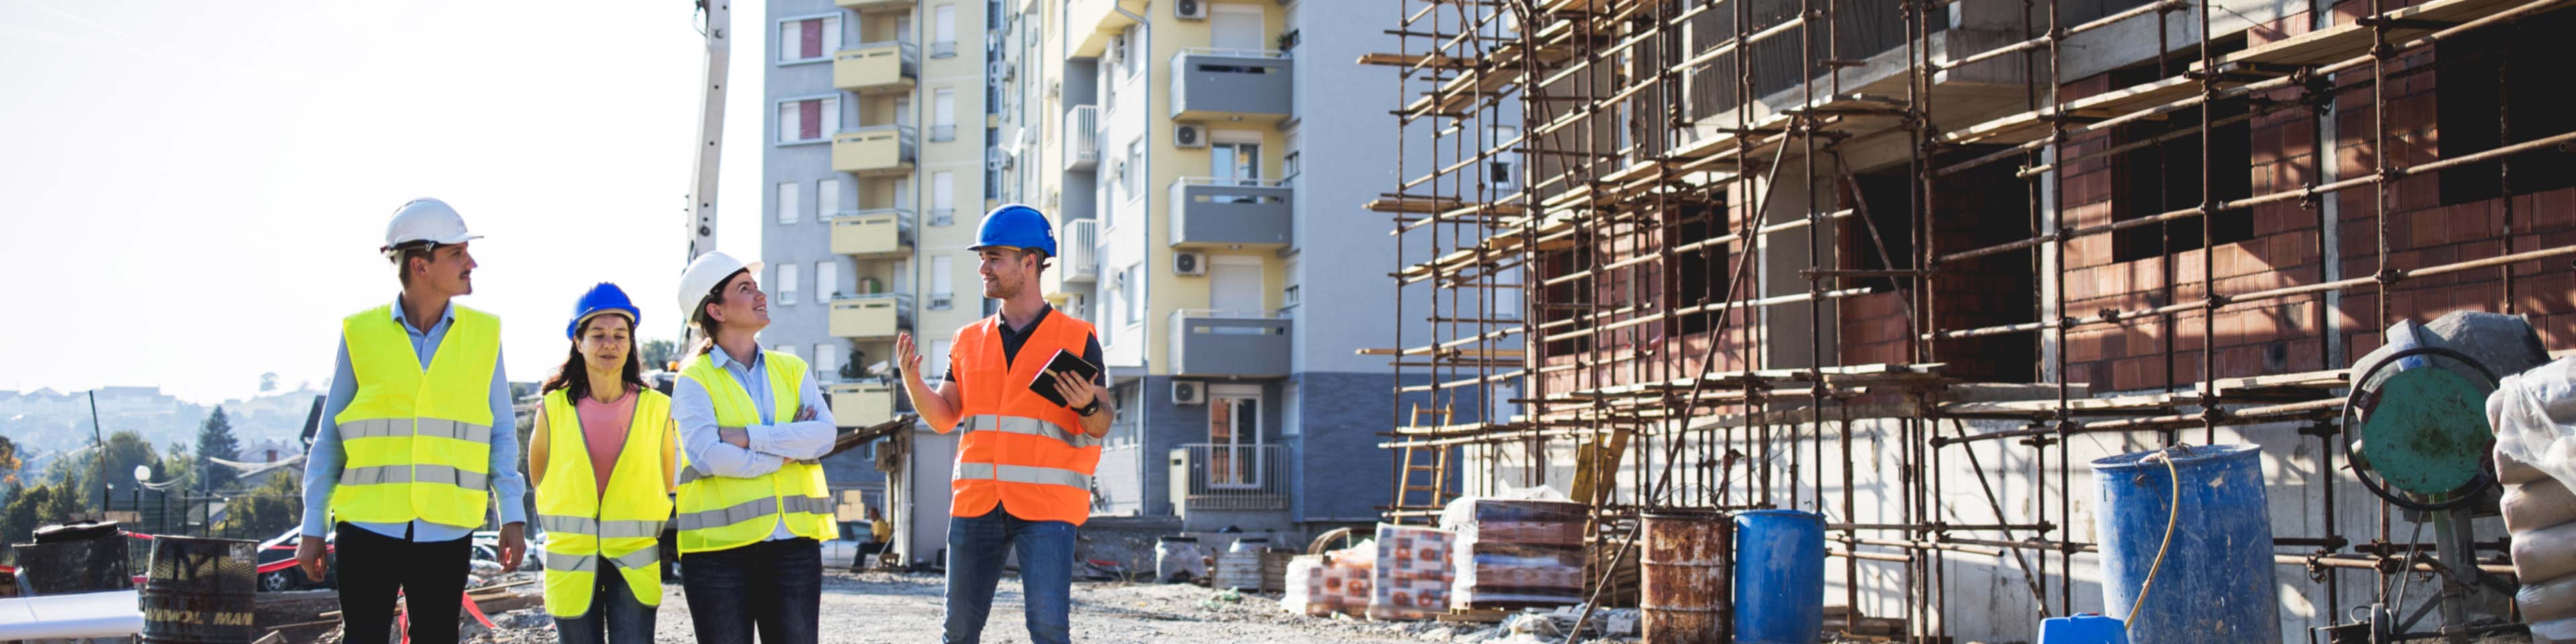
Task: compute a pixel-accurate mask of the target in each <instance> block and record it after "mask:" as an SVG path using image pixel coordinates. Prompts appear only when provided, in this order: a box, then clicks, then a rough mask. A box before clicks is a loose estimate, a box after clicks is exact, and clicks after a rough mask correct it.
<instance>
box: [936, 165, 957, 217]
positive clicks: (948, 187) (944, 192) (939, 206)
mask: <svg viewBox="0 0 2576 644" xmlns="http://www.w3.org/2000/svg"><path fill="white" fill-rule="evenodd" d="M956 212H957V173H955V172H948V171H944V170H943V171H939V172H933V173H930V225H933V226H946V225H948V224H949V223H951V222H953V221H955V216H956Z"/></svg>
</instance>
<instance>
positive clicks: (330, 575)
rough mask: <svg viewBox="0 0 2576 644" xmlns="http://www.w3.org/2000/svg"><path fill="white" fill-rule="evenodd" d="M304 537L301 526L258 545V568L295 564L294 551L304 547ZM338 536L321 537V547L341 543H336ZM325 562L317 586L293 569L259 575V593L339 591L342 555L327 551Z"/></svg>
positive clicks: (282, 569)
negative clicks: (297, 546)
mask: <svg viewBox="0 0 2576 644" xmlns="http://www.w3.org/2000/svg"><path fill="white" fill-rule="evenodd" d="M303 536H304V528H302V527H300V526H299V527H293V528H287V529H286V533H285V534H280V535H277V536H275V537H271V538H269V539H268V540H267V541H262V542H259V552H258V560H259V566H260V567H261V568H267V567H268V566H269V565H270V564H274V563H277V562H282V561H294V560H295V547H296V545H297V544H299V543H302V541H301V540H302V538H303ZM339 536H340V535H339V532H337V531H333V532H332V533H331V534H329V535H327V536H324V537H322V543H324V544H333V543H338V541H337V539H338V537H339ZM322 560H323V562H324V563H325V564H326V565H325V566H324V571H323V573H322V582H321V583H318V584H317V583H314V582H313V580H310V579H306V578H305V577H304V570H303V569H302V568H298V567H295V566H292V565H290V566H287V567H285V568H281V569H278V570H271V571H268V572H264V573H260V575H259V591H260V592H264V593H282V592H286V591H290V590H307V589H313V588H338V587H339V581H340V555H339V553H338V552H337V551H328V552H327V554H324V555H323V559H322Z"/></svg>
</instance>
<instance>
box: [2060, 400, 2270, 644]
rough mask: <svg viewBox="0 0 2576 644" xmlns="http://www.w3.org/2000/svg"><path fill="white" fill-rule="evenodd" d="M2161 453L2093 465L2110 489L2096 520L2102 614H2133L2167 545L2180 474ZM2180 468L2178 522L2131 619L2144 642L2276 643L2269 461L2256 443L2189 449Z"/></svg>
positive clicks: (2132, 633)
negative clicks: (2160, 553) (2161, 551)
mask: <svg viewBox="0 0 2576 644" xmlns="http://www.w3.org/2000/svg"><path fill="white" fill-rule="evenodd" d="M2155 453H2158V452H2137V453H2132V454H2121V455H2119V456H2113V457H2109V458H2104V459H2100V460H2096V461H2093V473H2094V477H2093V478H2094V481H2095V482H2096V483H2097V484H2098V485H2099V486H2100V487H2101V489H2102V498H2101V504H2100V505H2097V506H2095V507H2094V513H2093V516H2094V520H2095V522H2096V524H2097V525H2098V526H2099V527H2100V528H2101V535H2100V539H2101V548H2102V603H2103V605H2104V606H2106V607H2108V609H2107V610H2104V611H2103V613H2105V614H2107V615H2111V616H2114V617H2119V616H2126V615H2128V614H2129V612H2130V607H2131V606H2136V605H2138V599H2139V597H2138V590H2139V586H2140V585H2141V584H2142V583H2144V582H2146V581H2147V569H2148V568H2149V567H2150V566H2153V565H2154V564H2155V560H2156V548H2157V546H2158V545H2160V544H2162V543H2163V542H2164V537H2165V517H2166V516H2167V512H2168V509H2169V508H2174V507H2175V504H2174V500H2173V477H2172V474H2170V473H2168V471H2167V470H2166V469H2165V464H2164V463H2162V462H2145V463H2141V462H2139V459H2142V458H2145V457H2146V456H2147V455H2150V454H2155ZM2173 466H2174V469H2175V470H2176V471H2179V472H2181V474H2182V503H2181V505H2180V508H2179V511H2180V512H2181V513H2182V514H2181V517H2180V520H2179V521H2178V522H2177V523H2176V524H2175V525H2174V533H2173V545H2172V547H2170V548H2168V549H2167V550H2166V552H2165V560H2164V567H2163V568H2161V569H2159V570H2157V571H2156V573H2155V585H2154V586H2153V587H2152V588H2150V589H2149V590H2148V591H2147V594H2146V604H2145V606H2144V607H2142V608H2139V609H2138V610H2137V618H2136V619H2134V620H2131V621H2130V623H2129V627H2128V631H2129V635H2130V636H2131V637H2132V638H2133V639H2134V640H2135V641H2137V642H2140V643H2141V644H2161V643H2164V642H2194V643H2206V644H2240V643H2241V644H2276V643H2277V642H2280V641H2281V621H2280V598H2279V596H2278V590H2277V588H2276V585H2275V582H2274V580H2273V575H2272V570H2273V564H2272V519H2271V515H2270V513H2269V510H2270V506H2268V505H2266V503H2265V500H2264V495H2263V462H2262V459H2261V451H2260V448H2257V447H2256V446H2253V445H2212V446H2208V447H2195V448H2190V449H2189V451H2188V453H2187V454H2180V455H2177V456H2175V457H2174V459H2173Z"/></svg>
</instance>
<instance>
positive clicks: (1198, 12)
mask: <svg viewBox="0 0 2576 644" xmlns="http://www.w3.org/2000/svg"><path fill="white" fill-rule="evenodd" d="M1207 10H1208V8H1207V2H1206V1H1205V0H1174V1H1173V2H1172V16H1173V17H1177V18H1180V19H1182V20H1206V19H1207Z"/></svg>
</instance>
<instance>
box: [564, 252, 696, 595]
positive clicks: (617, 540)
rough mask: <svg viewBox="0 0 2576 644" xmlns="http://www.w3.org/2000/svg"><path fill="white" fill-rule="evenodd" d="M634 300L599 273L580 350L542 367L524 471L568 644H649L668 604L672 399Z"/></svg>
mask: <svg viewBox="0 0 2576 644" xmlns="http://www.w3.org/2000/svg"><path fill="white" fill-rule="evenodd" d="M639 319H641V315H640V313H639V312H638V311H637V310H636V308H635V303H634V302H632V301H630V300H628V299H627V298H626V292H625V291H622V290H618V288H617V285H615V284H608V283H601V284H600V285H599V286H596V287H593V288H591V289H590V292H588V293H584V294H582V296H581V301H580V302H579V303H577V304H575V305H574V306H573V316H572V321H571V322H570V323H569V324H566V325H565V326H564V335H565V336H567V337H569V338H571V339H572V351H571V353H570V354H569V355H567V356H565V357H564V364H563V366H562V367H561V368H558V369H556V370H555V373H554V375H553V376H551V377H548V378H546V382H545V386H544V391H545V405H544V406H543V407H542V408H540V409H539V410H538V411H537V419H536V425H535V429H534V430H532V431H531V432H530V434H529V443H528V473H529V475H530V477H531V478H532V479H534V480H535V482H536V485H537V523H538V525H539V526H542V527H543V528H545V531H546V535H547V536H546V542H545V553H544V554H543V555H542V556H543V557H544V561H545V568H546V575H545V582H546V584H545V592H546V612H548V613H551V614H553V615H554V618H555V632H556V634H557V635H558V636H559V637H560V638H561V639H562V641H563V644H606V643H607V642H616V643H618V644H646V643H649V642H652V641H653V610H654V608H655V607H656V606H659V605H660V604H661V603H662V574H661V561H660V548H659V545H660V544H659V543H658V542H657V541H656V539H655V538H656V537H658V536H660V534H661V532H662V523H663V521H664V520H666V519H668V518H669V517H670V516H671V497H670V492H671V485H672V480H673V478H674V477H675V475H676V474H678V472H679V465H678V463H679V460H678V459H677V458H676V457H675V452H676V451H677V448H678V445H679V442H678V440H677V439H676V436H677V435H678V433H677V432H675V431H673V429H672V422H671V401H670V399H669V398H667V397H664V396H663V395H662V394H661V392H657V391H654V390H652V389H651V388H648V387H646V386H644V367H643V362H642V359H641V358H639V357H638V356H637V353H638V352H637V351H636V346H635V323H636V321H637V320H639Z"/></svg>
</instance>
